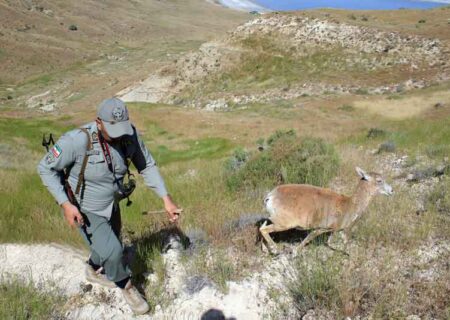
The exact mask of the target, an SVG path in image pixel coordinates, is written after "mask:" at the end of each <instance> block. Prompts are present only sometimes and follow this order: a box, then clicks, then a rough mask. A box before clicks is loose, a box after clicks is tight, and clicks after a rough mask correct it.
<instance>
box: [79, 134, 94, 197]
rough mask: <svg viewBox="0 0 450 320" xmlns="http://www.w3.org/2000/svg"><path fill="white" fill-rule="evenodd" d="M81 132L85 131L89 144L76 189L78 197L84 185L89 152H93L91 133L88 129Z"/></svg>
mask: <svg viewBox="0 0 450 320" xmlns="http://www.w3.org/2000/svg"><path fill="white" fill-rule="evenodd" d="M80 130H81V131H83V132H84V133H85V134H86V135H87V137H88V142H87V145H86V153H85V155H84V158H83V163H82V164H81V170H80V174H79V176H78V183H77V188H76V189H75V194H76V195H78V194H80V190H81V185H82V184H84V172H85V171H86V166H87V162H88V158H89V155H88V151H89V150H92V141H91V135H90V133H89V131H88V130H87V129H86V128H80Z"/></svg>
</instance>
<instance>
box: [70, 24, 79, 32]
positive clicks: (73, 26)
mask: <svg viewBox="0 0 450 320" xmlns="http://www.w3.org/2000/svg"><path fill="white" fill-rule="evenodd" d="M69 30H70V31H77V30H78V27H77V26H76V25H74V24H71V25H70V26H69Z"/></svg>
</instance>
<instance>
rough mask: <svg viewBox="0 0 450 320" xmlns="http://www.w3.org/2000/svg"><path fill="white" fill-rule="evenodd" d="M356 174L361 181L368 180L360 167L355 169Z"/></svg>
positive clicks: (367, 176)
mask: <svg viewBox="0 0 450 320" xmlns="http://www.w3.org/2000/svg"><path fill="white" fill-rule="evenodd" d="M355 170H356V173H358V175H359V176H360V177H361V179H363V180H367V181H369V180H370V176H369V175H368V174H367V173H366V172H365V171H364V170H363V169H361V168H360V167H355Z"/></svg>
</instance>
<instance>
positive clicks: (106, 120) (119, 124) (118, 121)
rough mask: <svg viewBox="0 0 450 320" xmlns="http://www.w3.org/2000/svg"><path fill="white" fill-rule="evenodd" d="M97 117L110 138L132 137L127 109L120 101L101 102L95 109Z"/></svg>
mask: <svg viewBox="0 0 450 320" xmlns="http://www.w3.org/2000/svg"><path fill="white" fill-rule="evenodd" d="M97 117H98V118H99V119H100V120H102V122H103V124H104V126H105V128H106V131H107V133H108V135H109V136H110V137H111V138H118V137H121V136H124V135H130V136H131V135H133V127H132V126H131V123H130V120H129V118H128V109H127V106H126V105H125V103H124V102H123V101H122V100H120V99H118V98H110V99H106V100H103V101H102V102H101V103H100V104H99V106H98V107H97Z"/></svg>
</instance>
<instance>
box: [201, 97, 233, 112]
mask: <svg viewBox="0 0 450 320" xmlns="http://www.w3.org/2000/svg"><path fill="white" fill-rule="evenodd" d="M228 108H229V106H228V103H227V102H226V101H225V99H223V98H222V99H218V100H212V101H210V102H209V103H207V104H206V105H205V108H204V110H206V111H223V110H227V109H228Z"/></svg>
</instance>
